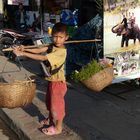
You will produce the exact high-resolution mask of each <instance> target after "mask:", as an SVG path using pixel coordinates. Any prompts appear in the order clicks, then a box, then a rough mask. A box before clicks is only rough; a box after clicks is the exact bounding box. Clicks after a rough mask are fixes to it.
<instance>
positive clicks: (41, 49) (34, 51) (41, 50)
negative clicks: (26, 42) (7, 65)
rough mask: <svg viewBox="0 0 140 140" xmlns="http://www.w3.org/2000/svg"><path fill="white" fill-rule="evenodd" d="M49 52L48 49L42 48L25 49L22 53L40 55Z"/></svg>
mask: <svg viewBox="0 0 140 140" xmlns="http://www.w3.org/2000/svg"><path fill="white" fill-rule="evenodd" d="M47 50H48V47H42V48H35V49H25V48H24V49H23V50H22V51H24V52H30V53H35V54H38V53H43V52H46V51H47Z"/></svg>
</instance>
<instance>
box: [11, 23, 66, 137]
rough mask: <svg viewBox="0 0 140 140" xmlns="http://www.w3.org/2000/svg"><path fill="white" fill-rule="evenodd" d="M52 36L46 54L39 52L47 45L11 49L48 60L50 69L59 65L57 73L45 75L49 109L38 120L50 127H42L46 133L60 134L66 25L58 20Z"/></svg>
mask: <svg viewBox="0 0 140 140" xmlns="http://www.w3.org/2000/svg"><path fill="white" fill-rule="evenodd" d="M52 38H53V49H52V52H51V53H48V54H46V55H41V54H39V53H42V52H46V51H47V50H48V46H46V47H43V48H37V49H25V48H22V49H21V48H20V47H15V48H14V50H13V52H14V53H15V54H16V55H17V56H26V57H29V58H31V59H34V60H40V61H47V62H49V64H50V66H51V69H52V70H54V69H57V68H59V67H61V68H60V69H59V70H58V71H57V73H55V74H53V75H51V76H50V77H46V79H47V80H48V89H47V94H46V106H47V109H48V110H49V117H48V118H46V119H45V120H42V121H41V122H40V123H41V124H42V125H50V127H48V128H43V129H42V132H43V133H44V134H46V135H56V134H60V133H61V132H62V124H63V119H64V116H65V101H64V96H65V94H66V91H67V86H66V82H65V75H64V62H65V59H66V49H65V47H64V42H65V41H66V40H67V39H68V34H67V27H66V25H65V24H63V23H60V22H59V23H56V24H55V25H54V27H53V29H52Z"/></svg>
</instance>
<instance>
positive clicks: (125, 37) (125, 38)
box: [111, 23, 140, 47]
mask: <svg viewBox="0 0 140 140" xmlns="http://www.w3.org/2000/svg"><path fill="white" fill-rule="evenodd" d="M111 30H112V32H113V33H115V34H117V36H121V35H122V39H121V47H124V44H125V46H126V47H128V42H129V39H133V40H134V44H135V42H136V39H138V40H139V42H140V29H139V27H138V25H137V24H134V25H133V27H132V28H127V29H126V31H124V30H125V28H124V24H123V23H120V24H117V25H115V26H113V27H112V29H111Z"/></svg>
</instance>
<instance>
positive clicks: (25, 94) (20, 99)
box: [0, 80, 36, 108]
mask: <svg viewBox="0 0 140 140" xmlns="http://www.w3.org/2000/svg"><path fill="white" fill-rule="evenodd" d="M35 89H36V84H35V83H34V82H32V81H31V80H30V81H16V82H13V83H0V107H1V108H15V107H23V106H25V105H28V104H30V103H31V102H32V100H33V98H34V95H35Z"/></svg>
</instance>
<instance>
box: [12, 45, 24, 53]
mask: <svg viewBox="0 0 140 140" xmlns="http://www.w3.org/2000/svg"><path fill="white" fill-rule="evenodd" d="M13 48H14V49H16V50H18V51H22V52H23V51H24V46H23V45H20V46H17V45H14V47H13Z"/></svg>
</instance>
